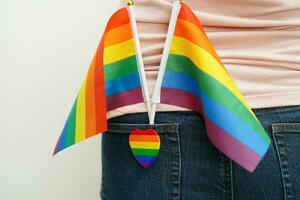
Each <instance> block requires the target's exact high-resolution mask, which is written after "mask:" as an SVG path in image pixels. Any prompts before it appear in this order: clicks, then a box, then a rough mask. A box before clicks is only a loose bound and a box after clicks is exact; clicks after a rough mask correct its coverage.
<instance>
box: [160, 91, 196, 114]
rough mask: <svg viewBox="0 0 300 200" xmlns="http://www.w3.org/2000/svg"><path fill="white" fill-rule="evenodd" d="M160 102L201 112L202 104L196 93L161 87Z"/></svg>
mask: <svg viewBox="0 0 300 200" xmlns="http://www.w3.org/2000/svg"><path fill="white" fill-rule="evenodd" d="M160 102H161V103H165V104H171V105H175V106H180V107H183V108H187V109H190V110H194V111H198V112H200V113H201V114H202V104H201V102H200V101H199V98H198V97H197V96H196V95H193V94H191V93H189V92H185V91H182V90H177V89H171V88H161V98H160Z"/></svg>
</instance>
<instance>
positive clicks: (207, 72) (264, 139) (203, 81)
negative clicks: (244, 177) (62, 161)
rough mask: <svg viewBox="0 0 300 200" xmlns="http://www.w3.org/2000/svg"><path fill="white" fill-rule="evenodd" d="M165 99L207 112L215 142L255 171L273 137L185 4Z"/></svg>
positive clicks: (165, 81)
mask: <svg viewBox="0 0 300 200" xmlns="http://www.w3.org/2000/svg"><path fill="white" fill-rule="evenodd" d="M160 95H161V96H160V98H161V99H160V102H161V103H164V104H171V105H176V106H181V107H184V108H188V109H191V110H194V111H198V112H200V113H201V114H202V116H203V118H204V120H205V125H206V131H207V134H208V137H209V139H210V140H211V142H212V143H213V144H214V145H215V146H216V147H217V148H218V149H219V150H220V151H221V152H223V153H224V154H225V155H227V156H228V157H230V158H231V159H232V160H234V161H235V162H236V163H238V164H239V165H241V166H242V167H244V168H246V169H247V170H248V171H250V172H252V171H254V169H255V168H256V166H257V165H258V163H259V162H260V160H261V159H262V157H263V156H264V154H265V153H266V151H267V150H268V147H269V146H270V138H269V137H268V135H267V134H266V132H265V130H264V129H263V127H262V126H261V124H260V123H259V121H258V120H257V118H256V117H255V115H254V113H253V112H252V110H251V109H250V107H249V106H248V104H247V103H246V101H245V99H244V98H243V96H242V95H241V93H240V92H239V90H238V88H237V87H236V86H235V84H234V82H233V81H232V79H231V78H230V76H229V74H228V72H227V71H226V70H225V68H224V66H223V65H222V63H221V61H220V59H219V57H218V56H217V54H216V52H215V50H214V48H213V47H212V45H211V43H210V42H209V40H208V38H207V36H206V34H205V32H204V30H203V28H202V25H201V23H200V21H199V20H198V18H197V16H195V15H194V13H193V12H192V11H191V10H190V9H189V8H188V7H187V6H186V5H185V4H184V3H182V4H181V9H180V12H179V15H178V18H177V22H176V27H175V31H174V35H173V38H172V43H171V47H170V51H169V55H168V59H167V66H166V71H165V74H164V78H163V82H162V88H161V94H160Z"/></svg>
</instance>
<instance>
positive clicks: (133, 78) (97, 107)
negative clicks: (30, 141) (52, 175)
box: [53, 7, 144, 155]
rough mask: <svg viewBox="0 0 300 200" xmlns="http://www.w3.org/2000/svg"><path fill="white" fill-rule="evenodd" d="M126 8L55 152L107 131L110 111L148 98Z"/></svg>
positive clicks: (113, 22)
mask: <svg viewBox="0 0 300 200" xmlns="http://www.w3.org/2000/svg"><path fill="white" fill-rule="evenodd" d="M135 52H136V51H135V47H134V40H133V36H132V31H131V26H130V19H129V15H128V12H127V10H126V7H123V8H121V9H119V10H117V11H116V12H115V13H114V14H113V15H112V16H111V18H110V19H109V21H108V23H107V26H106V29H105V31H104V34H103V36H102V38H101V41H100V43H99V45H98V48H97V50H96V53H95V55H94V57H93V60H92V62H91V64H90V67H89V70H88V73H87V75H86V77H85V79H84V81H83V83H82V85H81V88H80V90H79V92H78V94H77V97H76V99H75V102H74V104H73V107H72V109H71V112H70V114H69V116H68V118H67V121H66V123H65V125H64V128H63V130H62V132H61V134H60V137H59V140H58V142H57V144H56V147H55V149H54V152H53V155H54V154H56V153H58V152H59V151H61V150H63V149H66V148H67V147H70V146H72V145H74V144H76V143H78V142H80V141H83V140H85V139H87V138H89V137H91V136H94V135H97V134H99V133H102V132H104V131H106V130H107V118H106V115H107V112H109V111H111V110H113V109H116V108H119V107H122V106H126V105H131V104H136V103H141V102H143V101H144V99H143V93H142V88H141V83H140V79H139V72H138V65H137V62H136V54H135Z"/></svg>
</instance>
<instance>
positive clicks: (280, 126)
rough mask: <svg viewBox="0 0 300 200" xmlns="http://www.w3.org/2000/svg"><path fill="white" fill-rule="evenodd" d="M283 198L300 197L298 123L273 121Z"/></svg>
mask: <svg viewBox="0 0 300 200" xmlns="http://www.w3.org/2000/svg"><path fill="white" fill-rule="evenodd" d="M271 126H272V134H273V137H274V143H275V147H276V151H277V155H278V159H279V165H280V169H281V175H282V185H283V190H284V194H285V199H300V123H273V124H271Z"/></svg>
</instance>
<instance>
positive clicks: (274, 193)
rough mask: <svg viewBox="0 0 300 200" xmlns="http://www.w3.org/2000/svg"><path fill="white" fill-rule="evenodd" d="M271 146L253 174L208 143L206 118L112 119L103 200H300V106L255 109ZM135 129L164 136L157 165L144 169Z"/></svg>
mask: <svg viewBox="0 0 300 200" xmlns="http://www.w3.org/2000/svg"><path fill="white" fill-rule="evenodd" d="M253 111H254V112H255V114H256V116H257V118H258V119H259V120H260V122H261V124H262V125H263V126H264V128H265V130H266V131H267V133H268V134H269V136H270V138H271V140H272V144H271V147H270V148H269V150H268V152H267V154H266V156H265V157H264V158H263V160H262V161H261V163H260V164H259V166H258V168H257V169H256V170H255V171H254V173H249V172H247V171H246V170H244V169H243V168H241V167H240V166H238V165H236V164H235V163H234V162H232V161H231V160H230V159H228V158H227V157H226V156H225V155H223V154H222V153H220V151H219V150H218V149H216V148H215V147H214V146H213V145H212V144H211V142H210V141H209V139H208V137H207V135H206V132H205V126H204V122H203V118H202V117H201V115H199V114H197V113H195V112H191V111H184V112H183V111H178V112H177V111H176V112H158V113H157V115H156V121H155V123H156V124H157V125H147V123H148V118H147V114H146V113H136V114H128V115H123V116H119V117H115V118H112V119H110V120H109V130H108V131H107V132H105V133H103V134H102V180H101V192H100V195H101V198H102V199H103V200H173V199H174V200H179V199H183V200H194V199H200V200H206V199H212V200H226V199H236V200H246V199H249V200H256V199H257V200H267V199H268V200H282V199H298V200H299V199H300V106H288V107H274V108H263V109H253ZM133 128H140V129H147V128H153V129H156V130H157V131H158V132H159V135H160V138H161V147H160V152H159V155H158V157H157V159H156V162H155V163H154V164H153V165H152V166H150V167H149V168H143V167H141V166H140V165H139V163H138V162H137V161H136V160H135V158H134V157H133V155H132V153H131V150H130V148H129V143H128V136H129V132H130V130H131V129H133Z"/></svg>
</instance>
